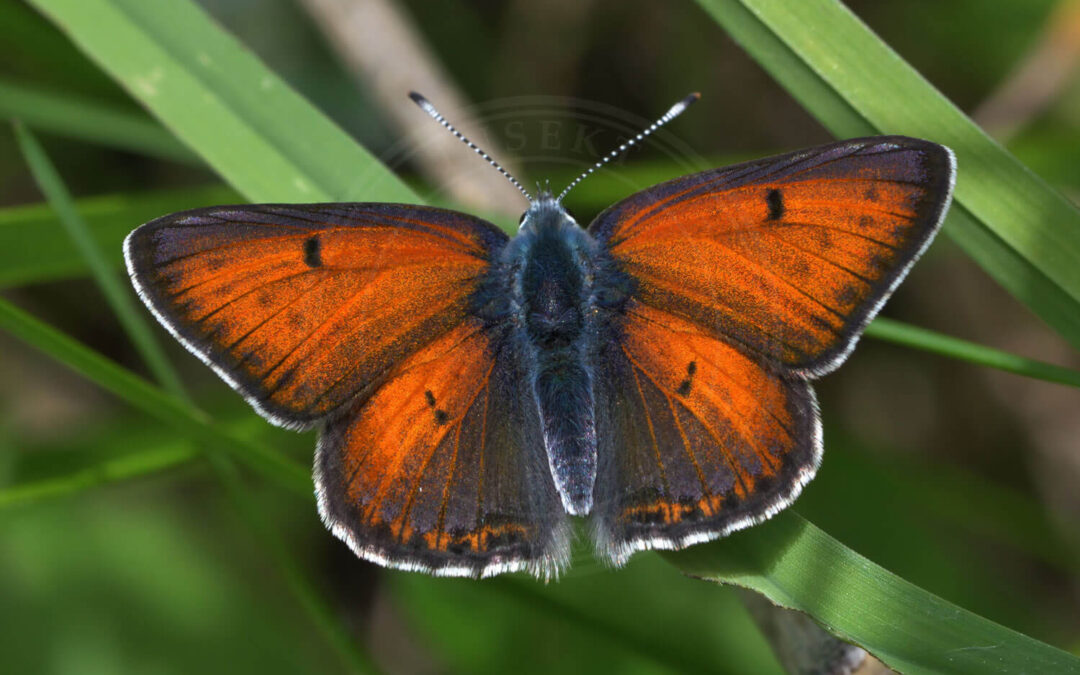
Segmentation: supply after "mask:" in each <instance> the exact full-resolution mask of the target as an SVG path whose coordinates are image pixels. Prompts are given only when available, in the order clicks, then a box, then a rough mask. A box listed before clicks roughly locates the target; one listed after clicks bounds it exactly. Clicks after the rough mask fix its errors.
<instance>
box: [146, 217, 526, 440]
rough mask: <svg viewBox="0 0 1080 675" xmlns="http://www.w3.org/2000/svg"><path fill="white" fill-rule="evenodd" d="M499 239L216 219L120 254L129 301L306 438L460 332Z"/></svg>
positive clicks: (159, 223)
mask: <svg viewBox="0 0 1080 675" xmlns="http://www.w3.org/2000/svg"><path fill="white" fill-rule="evenodd" d="M506 240H507V238H506V235H504V234H503V233H502V232H500V231H499V230H497V229H496V228H495V227H494V226H493V225H490V224H489V223H486V222H485V221H482V220H480V219H478V218H473V217H471V216H468V215H465V214H460V213H456V212H453V211H446V210H442V209H433V208H426V207H417V206H400V205H394V204H315V205H304V206H293V205H259V206H223V207H214V208H207V209H198V210H194V211H186V212H182V213H177V214H173V215H170V216H165V217H163V218H159V219H157V220H154V221H151V222H150V223H147V224H146V225H143V226H142V227H140V228H139V229H137V230H135V231H134V232H133V233H132V234H131V235H130V236H129V237H128V239H127V241H126V242H125V246H124V250H125V255H126V258H127V262H128V269H129V271H130V273H131V276H132V279H133V280H134V282H135V285H136V288H138V290H139V293H140V295H141V296H142V298H143V299H144V301H145V302H146V303H147V305H148V306H150V307H151V309H153V310H154V312H155V314H157V316H158V317H159V319H161V321H162V323H164V324H165V325H166V327H168V328H169V329H170V331H172V332H173V334H174V335H176V336H177V337H178V338H179V339H180V340H181V341H182V342H183V343H184V344H185V345H186V346H187V347H188V348H189V349H191V351H193V352H194V353H195V354H196V355H198V356H199V357H200V358H201V359H203V360H204V361H205V362H207V363H208V364H209V365H211V366H213V367H214V368H215V370H217V371H218V373H219V374H220V375H222V377H223V378H224V379H225V380H226V381H228V382H229V383H230V384H231V385H233V387H234V388H236V389H237V390H238V391H240V393H242V394H243V395H244V397H245V398H247V399H248V401H249V402H250V403H251V404H252V405H254V406H255V407H256V409H257V410H259V412H260V413H262V414H263V415H264V416H266V417H267V418H269V419H270V420H271V421H273V422H275V423H278V424H281V425H285V426H290V427H306V426H310V425H311V424H313V423H314V422H315V421H316V420H318V419H320V418H322V417H326V416H327V415H330V414H333V413H334V412H336V411H338V410H340V409H341V408H342V407H343V406H345V405H347V404H348V402H349V401H351V400H352V398H353V397H355V396H357V395H358V394H360V393H361V392H362V390H363V389H364V388H365V387H370V386H371V385H372V384H373V383H376V382H378V381H379V380H380V379H381V378H383V377H385V375H386V373H387V372H388V371H389V369H390V368H391V367H392V366H393V364H394V363H396V362H398V361H400V360H401V359H403V358H404V357H405V356H406V355H408V354H410V353H412V352H413V351H415V350H416V349H417V348H419V347H420V346H422V345H423V344H424V343H425V342H427V341H428V340H430V339H431V338H432V337H433V336H437V335H440V334H442V333H444V332H446V331H447V330H449V329H450V328H451V327H453V326H455V325H457V324H458V323H460V322H461V321H462V318H463V316H464V314H465V312H466V309H467V307H466V306H467V304H468V301H469V297H470V294H471V293H472V292H473V291H474V289H475V287H476V284H477V279H478V278H479V277H480V276H481V275H482V274H483V273H484V272H485V270H487V268H488V266H489V259H490V256H491V254H492V251H493V250H495V249H497V248H498V247H500V246H502V245H503V244H505V242H506Z"/></svg>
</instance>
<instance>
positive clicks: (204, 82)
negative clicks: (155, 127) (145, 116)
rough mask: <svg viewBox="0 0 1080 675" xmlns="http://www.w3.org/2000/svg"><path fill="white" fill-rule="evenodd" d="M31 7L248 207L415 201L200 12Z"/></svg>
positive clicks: (106, 4) (34, 0)
mask: <svg viewBox="0 0 1080 675" xmlns="http://www.w3.org/2000/svg"><path fill="white" fill-rule="evenodd" d="M30 4H32V5H33V6H35V7H36V8H38V9H39V10H40V11H42V12H43V13H44V14H45V15H47V16H48V17H49V18H51V19H52V20H53V21H54V22H55V23H56V24H57V25H58V26H60V28H61V29H62V30H64V31H65V32H66V33H67V34H68V35H69V36H70V37H71V39H72V40H74V42H75V43H76V44H77V45H79V47H81V48H82V49H83V51H85V52H86V53H87V54H88V55H89V56H90V57H91V58H92V59H93V60H94V61H96V62H97V63H98V64H99V65H100V66H101V67H102V69H104V70H105V71H106V72H108V73H109V74H111V75H112V76H113V77H114V78H115V79H116V80H117V81H119V82H120V84H121V85H122V86H123V87H125V88H126V89H127V90H128V92H129V93H131V95H132V96H134V97H135V98H136V99H137V100H138V101H139V102H140V103H142V104H143V105H144V106H146V108H147V109H149V110H150V112H151V113H152V114H153V115H154V116H155V117H157V118H158V119H159V120H160V121H161V123H162V124H164V125H165V126H166V127H167V128H169V129H170V130H171V131H172V132H173V133H174V134H176V136H177V137H178V138H179V139H180V140H181V141H183V142H184V143H185V144H186V145H187V146H189V147H191V148H192V149H193V150H194V151H195V152H196V153H198V154H199V155H200V156H201V157H202V158H203V159H204V160H205V161H206V162H207V163H208V164H209V165H210V166H211V167H212V168H213V169H214V170H215V171H217V173H218V174H219V175H221V176H222V177H223V178H224V179H225V180H227V181H228V182H229V184H230V185H232V186H233V187H235V188H236V189H237V190H238V191H239V192H240V193H241V194H243V195H244V196H245V197H246V198H247V199H249V200H251V201H256V202H317V201H336V200H345V201H361V200H363V199H365V198H366V199H372V198H376V197H377V198H378V199H380V200H383V201H400V202H409V201H416V196H415V195H414V194H413V193H412V191H411V190H409V189H408V188H406V187H405V186H404V185H403V184H402V183H401V182H400V181H398V180H397V178H395V177H394V176H393V174H391V173H390V172H389V171H387V170H386V168H385V167H383V166H382V165H381V164H380V163H379V162H378V161H377V160H376V159H375V158H374V157H372V156H371V155H370V154H369V153H368V152H367V151H366V150H364V149H363V148H362V147H360V146H359V145H357V144H356V143H355V142H353V141H352V139H350V138H349V137H348V135H346V134H345V133H344V132H343V131H341V129H339V128H338V127H337V126H335V125H334V124H333V123H332V122H331V121H330V120H328V119H327V118H326V117H325V116H324V115H323V114H322V113H320V112H318V111H317V110H315V109H314V108H313V107H311V105H310V104H308V103H307V102H306V101H305V100H304V99H303V98H301V97H300V96H299V95H298V94H297V93H296V92H294V91H293V90H292V89H291V88H290V87H289V86H288V85H287V84H286V83H285V82H284V81H282V80H281V78H279V77H278V76H277V75H275V74H274V73H273V72H271V71H270V70H269V69H267V68H266V67H265V66H264V65H263V64H262V63H261V62H260V61H259V60H258V59H257V58H255V56H254V55H252V54H251V53H250V52H249V51H248V50H247V49H245V48H244V47H243V46H242V45H240V44H239V43H238V42H237V41H236V40H235V39H233V38H232V37H231V36H229V35H228V34H227V33H225V32H224V31H222V30H221V29H220V28H219V27H218V26H217V25H216V24H215V23H214V22H213V21H212V20H210V18H209V17H207V16H206V14H205V13H204V12H203V11H202V10H201V9H200V8H199V7H198V6H197V5H196V4H195V3H192V2H183V1H180V2H145V0H31V3H30ZM404 95H405V92H402V96H404ZM418 114H422V113H418Z"/></svg>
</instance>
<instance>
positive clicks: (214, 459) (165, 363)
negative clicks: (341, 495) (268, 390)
mask: <svg viewBox="0 0 1080 675" xmlns="http://www.w3.org/2000/svg"><path fill="white" fill-rule="evenodd" d="M15 136H16V139H17V140H18V143H19V146H20V148H21V149H22V152H23V155H24V156H25V157H26V161H27V164H29V165H30V169H31V171H32V172H33V174H34V178H35V179H36V180H37V182H38V185H39V187H40V188H41V190H42V192H44V193H45V195H46V196H47V197H48V199H49V202H50V204H51V205H52V207H53V209H55V210H56V212H57V215H58V216H59V217H60V222H61V223H62V224H63V225H64V227H65V229H66V230H67V232H68V235H69V236H71V238H72V240H73V241H74V242H75V244H76V246H77V247H78V249H79V252H80V253H81V254H82V256H83V257H84V258H85V259H86V261H87V264H88V265H89V266H90V270H91V273H92V275H93V278H94V280H95V281H96V282H97V284H98V286H99V287H100V288H101V290H102V292H103V293H104V295H105V299H106V301H107V302H108V303H109V306H110V307H111V308H112V310H113V312H114V313H115V314H116V315H117V318H119V320H120V323H121V325H122V326H123V327H124V329H125V331H126V332H127V333H128V336H129V337H130V338H131V339H132V341H133V342H134V343H135V346H136V349H138V351H139V353H140V355H141V356H142V358H143V360H144V361H146V362H147V364H148V365H149V366H150V369H151V371H153V373H154V375H155V377H156V378H157V379H158V381H160V382H161V383H162V384H163V385H164V387H165V389H166V391H168V392H169V393H171V394H172V395H173V396H175V397H177V398H179V399H180V400H182V401H184V402H189V399H188V397H187V394H186V393H185V392H184V389H183V386H182V384H181V382H180V377H179V375H178V374H177V373H176V371H175V370H174V369H173V367H172V364H171V363H169V360H168V358H166V356H165V353H164V351H162V349H161V346H160V345H159V344H158V342H157V340H156V339H155V337H154V334H153V333H152V332H151V330H150V326H149V324H147V323H146V321H145V319H144V318H143V317H144V314H142V313H140V312H139V311H138V310H137V309H136V307H135V304H134V302H133V301H132V295H131V293H130V291H128V290H127V289H125V288H123V287H122V286H121V285H120V284H119V282H118V281H117V275H116V272H115V270H114V269H112V267H111V266H110V265H109V263H108V262H106V257H105V255H104V254H103V253H102V252H101V250H100V249H99V248H98V246H97V244H96V243H95V242H94V241H93V239H92V238H91V236H90V234H89V232H88V231H87V228H86V224H85V223H84V222H82V219H81V218H79V214H78V213H77V212H76V211H75V206H74V204H73V203H72V200H71V196H70V195H69V194H68V192H67V188H66V186H64V184H63V181H62V180H61V178H60V176H59V174H57V172H56V169H55V168H54V167H53V166H52V163H51V162H50V161H49V159H48V157H47V156H46V155H45V151H44V150H43V149H42V148H41V145H40V144H38V142H37V139H35V138H34V136H33V134H31V133H30V131H29V130H27V129H26V127H25V126H24V125H23V124H21V123H16V125H15ZM207 459H208V460H209V461H210V464H211V466H212V467H213V469H214V473H215V474H216V475H217V477H218V479H219V480H220V481H221V482H222V483H223V484H224V486H225V489H226V491H227V492H228V494H229V497H230V499H231V500H232V503H233V505H234V506H235V507H236V509H237V510H238V511H239V512H240V514H241V515H242V516H243V519H244V530H245V531H248V530H250V531H253V532H254V534H255V535H256V536H257V537H258V539H259V540H260V542H261V544H262V545H263V547H264V548H266V549H267V550H269V552H270V556H271V557H272V558H273V560H274V562H275V564H276V565H277V567H278V569H279V570H280V571H281V572H282V574H283V576H284V577H285V581H286V582H287V583H288V585H289V587H290V588H291V589H292V591H293V593H294V594H295V595H296V597H297V599H298V600H299V601H300V604H301V605H302V606H303V607H304V609H305V610H306V611H307V612H308V614H309V616H310V617H311V619H312V620H313V621H314V622H315V624H316V626H318V628H319V630H320V631H321V632H322V634H323V636H324V638H325V639H326V641H327V642H328V643H329V644H330V646H332V647H333V648H334V650H335V651H336V652H337V653H338V655H339V656H340V657H341V658H342V660H343V661H344V663H345V664H346V665H348V666H349V668H350V670H351V671H352V672H355V673H366V672H372V671H374V666H373V664H372V663H371V662H370V659H368V657H367V654H366V653H364V651H363V650H361V648H360V647H359V645H357V644H356V643H355V642H354V641H353V640H351V639H350V638H349V636H348V634H347V633H346V632H345V631H344V629H343V628H342V627H341V626H340V625H339V624H338V622H337V621H336V620H334V616H333V612H332V611H331V610H330V608H329V607H328V606H327V604H326V603H325V602H324V601H323V599H322V598H321V597H320V596H319V594H318V593H317V592H316V591H315V587H314V585H313V584H311V583H309V582H308V579H307V577H306V575H305V574H304V572H303V570H302V568H301V567H300V565H298V564H297V563H296V561H295V560H294V559H293V557H292V554H291V553H290V552H289V551H288V549H287V548H286V547H285V545H284V544H283V543H282V542H281V539H280V537H279V535H278V533H277V532H276V531H275V530H274V529H273V528H272V527H270V525H269V523H268V522H267V521H266V516H265V514H263V513H261V512H260V511H259V509H258V508H257V507H256V506H255V504H254V503H253V502H252V500H251V497H250V496H249V495H248V494H247V491H246V490H245V489H244V486H243V484H242V483H241V481H240V478H239V475H238V473H237V471H236V466H235V465H234V464H233V462H232V460H231V458H229V457H226V456H224V455H219V454H214V453H213V452H210V453H208V454H207Z"/></svg>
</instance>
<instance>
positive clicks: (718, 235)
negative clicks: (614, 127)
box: [589, 136, 955, 376]
mask: <svg viewBox="0 0 1080 675" xmlns="http://www.w3.org/2000/svg"><path fill="white" fill-rule="evenodd" d="M954 173H955V172H954V160H953V156H952V153H951V152H950V151H949V150H948V149H946V148H944V147H942V146H940V145H937V144H934V143H930V142H928V141H922V140H917V139H911V138H905V137H899V136H882V137H876V138H867V139H856V140H851V141H843V142H840V143H834V144H831V145H825V146H821V147H819V148H813V149H810V150H805V151H802V152H795V153H791V154H789V155H783V156H780V157H773V158H769V159H764V160H758V161H754V162H748V163H745V164H738V165H735V166H731V167H726V168H723V169H717V170H713V171H706V172H703V173H698V174H693V175H690V176H684V177H682V178H678V179H676V180H673V181H670V182H667V183H662V184H660V185H657V186H655V187H652V188H649V189H647V190H644V191H642V192H639V193H637V194H635V195H633V196H631V197H629V198H627V199H625V200H623V201H622V202H619V203H618V204H616V205H614V206H612V207H611V208H609V209H608V210H606V211H605V212H604V213H602V214H600V216H598V217H597V219H596V220H595V221H594V222H593V224H592V225H590V227H589V232H590V233H591V234H593V235H594V236H595V237H596V238H597V239H598V240H600V241H601V242H602V243H603V244H605V245H606V247H607V249H608V251H609V252H610V254H611V256H612V257H613V258H614V259H615V260H616V262H617V263H618V265H619V266H620V268H621V269H622V270H623V271H624V272H626V273H627V274H629V275H630V276H632V277H633V278H634V280H635V282H636V291H635V297H636V298H637V299H638V300H640V301H641V302H643V303H645V304H648V305H651V306H653V307H656V308H659V309H663V310H665V311H669V312H672V313H673V314H677V315H678V316H681V317H683V318H686V319H688V320H690V321H692V322H694V323H695V324H697V325H698V326H700V327H701V328H703V329H705V330H708V331H710V332H712V333H713V334H714V335H716V336H717V337H720V338H722V339H724V340H727V341H729V342H737V343H739V344H741V345H743V346H744V347H746V348H747V349H749V350H752V351H754V352H756V353H758V354H759V355H761V356H762V357H764V358H766V359H768V360H770V361H773V362H775V363H777V364H779V365H782V366H784V367H785V368H788V369H790V370H791V371H792V372H798V373H802V374H804V375H808V376H816V375H821V374H824V373H825V372H828V371H830V370H832V369H833V368H835V367H836V366H837V365H839V364H840V362H841V361H843V359H844V357H845V356H846V355H847V353H848V352H849V351H850V349H851V347H852V346H853V345H854V342H855V340H856V339H857V338H858V336H859V334H860V333H861V332H862V329H863V327H864V326H865V325H866V323H867V322H869V320H870V319H871V318H873V315H874V314H875V313H876V312H877V310H878V309H879V308H880V306H881V304H882V303H883V302H884V300H885V299H886V298H887V297H888V295H889V294H890V293H891V292H892V290H893V289H894V288H895V287H896V285H897V284H898V283H899V282H900V280H901V279H902V278H903V276H904V275H905V274H906V273H907V270H908V269H909V268H910V266H911V265H912V263H914V261H915V259H916V258H918V256H919V254H920V253H921V252H922V251H923V249H924V248H925V247H926V245H927V244H929V242H930V240H931V239H932V238H933V236H934V234H935V233H936V232H937V230H938V227H939V226H940V224H941V220H942V218H943V217H944V213H945V211H946V209H947V208H948V204H949V200H950V198H951V190H952V182H953V176H954Z"/></svg>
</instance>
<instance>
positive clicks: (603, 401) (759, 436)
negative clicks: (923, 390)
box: [593, 300, 821, 564]
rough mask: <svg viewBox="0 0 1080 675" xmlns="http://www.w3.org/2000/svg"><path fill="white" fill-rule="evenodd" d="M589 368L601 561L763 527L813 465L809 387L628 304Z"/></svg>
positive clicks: (815, 448) (817, 433)
mask: <svg viewBox="0 0 1080 675" xmlns="http://www.w3.org/2000/svg"><path fill="white" fill-rule="evenodd" d="M609 330H610V331H611V335H610V336H608V338H609V339H605V340H602V341H601V344H602V345H603V348H602V349H601V351H600V352H599V354H598V358H597V365H596V382H597V384H596V397H597V399H596V402H597V406H596V410H597V438H598V441H599V448H598V450H599V455H600V457H601V466H600V469H599V473H598V474H597V480H596V508H595V511H594V515H593V518H594V524H595V526H596V532H597V548H598V552H599V554H600V555H601V556H603V557H606V558H608V559H609V560H611V561H612V562H614V563H615V564H622V563H624V562H625V561H626V559H627V557H629V555H630V554H632V553H633V552H634V551H637V550H642V549H652V548H681V547H683V546H686V545H689V544H692V543H696V542H698V541H705V540H708V539H712V538H715V537H717V536H722V535H724V534H727V533H728V532H731V531H733V530H737V529H741V528H743V527H746V526H748V525H752V524H754V523H756V522H759V521H761V520H764V519H765V518H767V517H769V516H770V515H772V514H773V513H775V512H776V511H779V510H780V509H782V508H783V507H785V506H786V505H787V504H789V503H790V502H791V501H792V500H793V499H794V498H795V497H796V496H797V494H798V492H799V491H800V490H801V488H802V486H803V485H804V484H805V483H806V482H807V481H809V480H810V478H812V477H813V475H814V472H815V471H816V469H817V466H818V464H819V462H820V460H821V429H820V425H819V421H818V418H817V413H816V409H815V403H814V395H813V391H812V390H811V388H810V385H809V384H808V383H807V382H805V381H803V380H801V379H797V378H789V377H784V376H782V375H780V374H779V373H777V372H776V371H775V370H774V369H771V368H769V367H767V366H765V365H764V364H763V363H762V362H761V361H760V360H759V359H757V358H754V357H750V356H747V355H746V354H745V353H743V352H742V351H740V350H738V349H735V348H733V347H731V346H730V345H728V344H726V343H724V342H722V341H720V340H717V339H715V338H714V337H712V336H711V335H709V334H708V333H707V332H705V331H703V330H702V329H700V328H698V327H697V326H695V325H694V324H692V323H690V322H688V321H686V320H685V319H682V318H679V317H677V316H674V315H671V314H668V313H666V312H662V311H660V310H657V309H654V308H652V307H649V306H648V305H644V304H641V303H638V302H636V301H633V300H631V301H630V302H629V303H628V304H627V305H626V307H625V308H624V311H623V313H622V315H621V316H620V317H619V318H617V319H616V320H615V321H614V322H613V323H612V325H611V326H610V328H609Z"/></svg>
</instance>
